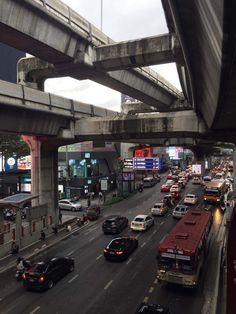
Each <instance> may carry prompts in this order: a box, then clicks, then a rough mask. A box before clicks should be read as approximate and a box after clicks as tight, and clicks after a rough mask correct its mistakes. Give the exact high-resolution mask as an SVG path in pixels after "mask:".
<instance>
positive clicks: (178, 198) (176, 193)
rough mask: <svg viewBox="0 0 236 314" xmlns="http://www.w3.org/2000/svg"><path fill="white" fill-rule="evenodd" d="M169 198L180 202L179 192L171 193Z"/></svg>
mask: <svg viewBox="0 0 236 314" xmlns="http://www.w3.org/2000/svg"><path fill="white" fill-rule="evenodd" d="M170 194H171V196H172V197H173V199H175V200H180V199H181V193H180V191H177V190H176V191H172V192H171V193H170Z"/></svg>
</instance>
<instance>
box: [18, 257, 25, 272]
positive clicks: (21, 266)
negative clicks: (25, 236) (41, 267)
mask: <svg viewBox="0 0 236 314" xmlns="http://www.w3.org/2000/svg"><path fill="white" fill-rule="evenodd" d="M16 269H17V270H19V271H24V269H25V265H24V258H23V257H20V256H19V257H18V258H17V264H16Z"/></svg>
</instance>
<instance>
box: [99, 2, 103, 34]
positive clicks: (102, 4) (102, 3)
mask: <svg viewBox="0 0 236 314" xmlns="http://www.w3.org/2000/svg"><path fill="white" fill-rule="evenodd" d="M100 22H101V26H100V29H101V31H102V22H103V0H101V21H100Z"/></svg>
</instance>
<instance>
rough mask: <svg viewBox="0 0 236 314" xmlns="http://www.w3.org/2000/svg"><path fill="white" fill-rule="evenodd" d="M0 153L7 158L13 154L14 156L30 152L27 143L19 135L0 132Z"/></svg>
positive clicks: (17, 156) (21, 155) (25, 154)
mask: <svg viewBox="0 0 236 314" xmlns="http://www.w3.org/2000/svg"><path fill="white" fill-rule="evenodd" d="M0 153H1V154H2V155H3V156H4V157H5V158H9V157H12V156H13V155H15V156H16V158H19V157H23V156H27V155H29V154H30V149H29V147H28V145H27V144H26V143H25V142H24V141H23V140H22V139H21V136H20V135H13V134H0Z"/></svg>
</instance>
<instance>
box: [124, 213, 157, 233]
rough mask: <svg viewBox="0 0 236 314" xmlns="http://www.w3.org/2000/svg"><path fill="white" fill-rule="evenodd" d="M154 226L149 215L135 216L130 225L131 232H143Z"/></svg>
mask: <svg viewBox="0 0 236 314" xmlns="http://www.w3.org/2000/svg"><path fill="white" fill-rule="evenodd" d="M153 225H154V219H153V218H152V217H151V216H149V215H145V214H144V215H137V216H136V217H135V218H134V219H133V220H132V221H131V224H130V228H131V230H134V231H145V230H147V229H149V228H150V227H152V226H153Z"/></svg>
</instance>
